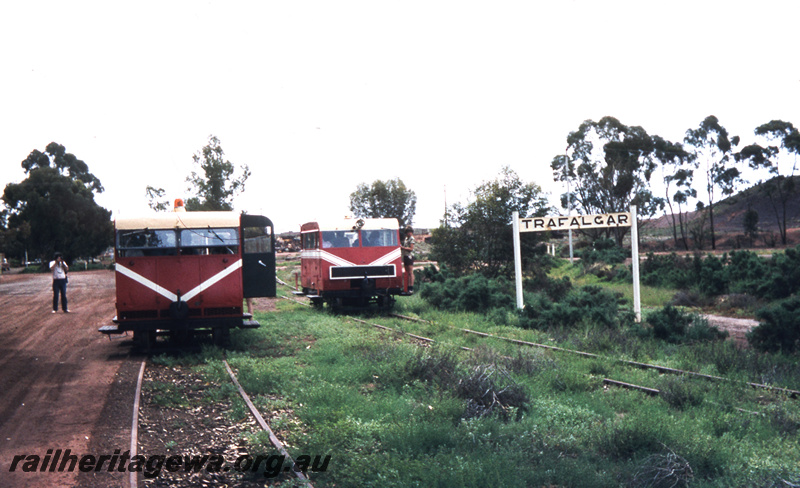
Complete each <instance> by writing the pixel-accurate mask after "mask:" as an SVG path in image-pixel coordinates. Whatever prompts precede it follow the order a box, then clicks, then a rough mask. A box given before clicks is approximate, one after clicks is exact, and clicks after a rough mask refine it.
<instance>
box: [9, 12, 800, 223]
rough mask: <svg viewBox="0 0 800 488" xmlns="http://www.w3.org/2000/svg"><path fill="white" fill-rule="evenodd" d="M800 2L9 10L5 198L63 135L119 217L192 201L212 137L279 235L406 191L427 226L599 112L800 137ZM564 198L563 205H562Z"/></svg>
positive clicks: (560, 146)
mask: <svg viewBox="0 0 800 488" xmlns="http://www.w3.org/2000/svg"><path fill="white" fill-rule="evenodd" d="M798 19H800V2H797V1H769V0H765V1H759V2H755V1H746V2H745V1H737V0H733V1H703V0H693V1H685V2H684V1H674V0H670V1H641V0H636V1H599V0H588V1H580V0H578V1H552V0H551V1H546V2H536V1H520V2H506V1H492V2H489V1H484V2H472V1H452V2H449V1H448V2H444V1H436V0H426V1H392V2H388V1H379V0H370V1H363V2H351V1H331V0H327V1H291V2H272V1H247V2H237V1H230V0H225V1H164V0H159V1H137V2H110V1H98V2H83V1H68V2H64V1H58V2H37V1H24V2H23V1H20V2H6V4H5V5H4V6H3V12H2V15H1V16H0V46H2V47H0V88H2V90H1V91H0V184H2V185H3V187H4V186H5V185H6V184H7V183H9V182H19V181H21V180H22V179H24V177H25V175H24V173H23V171H22V169H21V166H20V162H21V161H22V160H23V159H25V157H27V155H28V154H29V153H30V152H31V151H32V150H34V149H38V150H40V151H44V149H45V146H46V145H47V144H48V143H50V142H57V143H59V144H62V145H64V146H65V147H66V149H67V151H68V152H71V153H73V154H75V155H76V156H77V157H78V158H80V159H82V160H84V161H85V162H86V163H87V164H88V165H89V169H90V171H91V172H92V173H94V174H95V175H96V176H97V177H98V178H99V179H100V181H101V182H102V184H103V185H104V187H105V189H106V191H105V192H104V193H103V194H101V195H99V196H98V197H97V201H98V203H99V204H100V205H102V206H104V207H105V208H107V209H109V210H111V211H112V212H113V214H114V215H115V216H118V215H131V214H135V213H138V212H144V211H147V210H148V208H147V199H146V197H145V187H146V186H147V185H152V186H155V187H163V188H165V189H166V190H167V192H168V196H169V198H170V200H172V199H174V198H177V197H185V196H186V191H185V190H186V183H185V181H184V180H185V178H186V176H187V175H188V174H189V173H190V172H191V171H192V169H193V168H192V155H193V154H195V153H197V152H199V151H200V150H201V149H202V147H203V146H204V145H205V144H206V143H207V142H208V136H209V135H212V134H213V135H215V136H217V137H218V138H219V139H220V141H221V146H222V148H223V150H224V151H225V157H226V159H228V160H230V161H231V162H232V163H234V164H235V165H241V164H247V165H248V166H249V167H250V169H251V171H252V176H251V177H250V179H249V180H248V181H247V187H246V191H245V193H244V194H242V195H241V196H239V197H238V198H237V199H236V201H235V206H236V208H237V209H239V210H247V211H249V212H250V213H263V214H265V215H267V216H269V217H270V218H272V220H273V221H274V222H275V224H276V227H277V230H278V231H289V230H299V226H300V224H301V223H303V222H306V221H310V220H316V219H325V218H337V217H342V216H344V215H346V214H347V213H348V206H349V195H350V193H351V192H353V191H354V190H355V188H356V186H357V185H358V184H359V183H362V182H363V183H371V182H373V181H375V180H376V179H382V180H388V179H392V178H396V177H399V178H401V179H402V180H403V181H404V182H405V183H406V185H407V186H408V187H409V188H410V189H412V190H414V191H415V192H416V194H417V215H416V218H415V224H416V225H417V226H418V227H434V226H436V225H438V222H439V219H440V218H441V217H442V215H443V213H444V206H445V187H446V195H447V203H448V204H452V203H454V202H456V201H460V202H462V203H466V202H467V200H468V198H469V191H470V190H472V189H474V188H475V187H476V186H477V185H479V184H480V183H481V182H482V181H485V180H489V179H492V178H494V177H495V176H497V175H498V174H499V172H500V169H501V168H502V167H503V166H505V165H508V166H510V167H511V168H512V169H513V170H514V171H516V172H517V173H518V174H519V175H520V177H521V178H522V179H523V180H525V181H532V182H535V183H537V184H539V185H541V186H542V187H543V189H544V190H545V191H548V192H551V193H552V194H553V196H554V197H555V196H556V195H557V194H558V193H560V192H561V188H559V187H557V186H556V185H555V184H554V183H553V179H552V174H551V172H550V168H549V163H550V161H551V160H552V158H553V157H554V156H556V155H558V154H563V152H564V149H565V146H566V137H567V135H568V134H569V132H570V131H574V130H576V129H577V128H578V126H579V125H580V124H581V122H583V121H584V120H586V119H593V120H598V119H600V118H601V117H603V116H606V115H611V116H614V117H616V118H618V119H620V121H621V122H622V123H624V124H626V125H640V126H642V127H643V128H644V129H645V130H647V131H648V132H649V133H650V134H658V135H661V136H662V137H665V138H667V139H670V140H674V141H681V140H682V139H683V136H684V134H685V131H686V129H688V128H694V127H697V126H698V125H699V123H700V122H701V121H702V120H703V119H704V118H705V117H706V116H708V115H712V114H713V115H716V116H717V117H718V118H719V119H720V122H721V123H722V125H723V126H725V127H726V128H727V129H728V130H729V132H731V134H732V135H735V134H738V135H740V136H741V137H742V138H743V140H745V141H747V140H750V139H752V133H753V129H754V128H755V127H756V126H758V125H760V124H762V123H765V122H768V121H770V120H773V119H782V120H786V121H789V122H792V123H794V124H795V125H796V126H797V125H800V99H799V95H800V63H798V60H797V55H798V46H800V37H799V35H798V30H797V21H798ZM553 202H554V203H555V202H556V198H553Z"/></svg>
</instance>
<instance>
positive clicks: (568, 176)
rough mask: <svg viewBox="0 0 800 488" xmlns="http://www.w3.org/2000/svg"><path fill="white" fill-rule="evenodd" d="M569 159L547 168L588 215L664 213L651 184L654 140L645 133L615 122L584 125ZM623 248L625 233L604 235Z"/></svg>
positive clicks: (605, 120)
mask: <svg viewBox="0 0 800 488" xmlns="http://www.w3.org/2000/svg"><path fill="white" fill-rule="evenodd" d="M567 143H568V148H567V151H568V152H571V153H572V154H571V157H566V156H565V157H555V158H553V160H552V162H551V164H550V166H551V168H552V170H553V177H554V178H555V180H556V181H561V182H568V183H569V185H570V191H569V195H565V196H564V197H562V205H563V204H564V203H565V202H567V201H572V202H574V204H575V207H576V208H577V210H579V211H582V212H584V213H586V214H598V213H612V212H627V211H628V210H629V209H630V206H631V205H636V206H637V208H638V213H639V215H641V216H644V217H652V216H653V215H655V213H656V212H657V211H658V210H659V209H660V208H663V205H664V202H663V199H661V198H658V197H656V196H654V195H653V193H652V191H651V190H650V178H651V177H652V175H653V172H654V171H655V169H656V166H657V164H656V160H655V157H654V150H655V145H654V141H653V138H652V137H651V136H650V135H649V134H647V131H645V130H644V129H643V128H641V127H638V126H632V127H629V126H627V125H624V124H622V123H621V122H620V121H619V120H617V119H615V118H614V117H603V118H602V119H600V120H599V121H597V122H595V121H592V120H586V121H584V122H583V123H582V124H581V125H580V127H579V128H578V130H576V131H574V132H571V133H570V134H569V136H568V137H567ZM600 232H602V233H605V235H606V236H611V235H614V236H615V237H616V240H617V244H621V243H622V238H623V236H624V233H625V230H624V229H604V230H600Z"/></svg>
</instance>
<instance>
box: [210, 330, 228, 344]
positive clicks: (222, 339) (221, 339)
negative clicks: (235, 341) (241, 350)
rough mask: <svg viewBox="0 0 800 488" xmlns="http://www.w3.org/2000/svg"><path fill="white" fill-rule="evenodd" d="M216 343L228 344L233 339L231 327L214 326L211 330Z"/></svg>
mask: <svg viewBox="0 0 800 488" xmlns="http://www.w3.org/2000/svg"><path fill="white" fill-rule="evenodd" d="M211 335H212V338H213V340H214V344H215V345H217V346H220V347H223V346H227V345H228V343H229V342H230V340H231V329H230V328H229V327H214V328H213V329H212V330H211Z"/></svg>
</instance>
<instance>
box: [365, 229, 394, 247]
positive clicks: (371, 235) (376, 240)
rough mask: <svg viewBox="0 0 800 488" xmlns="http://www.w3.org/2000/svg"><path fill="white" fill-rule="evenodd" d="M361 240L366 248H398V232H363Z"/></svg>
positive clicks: (387, 230) (384, 230)
mask: <svg viewBox="0 0 800 488" xmlns="http://www.w3.org/2000/svg"><path fill="white" fill-rule="evenodd" d="M361 239H362V246H364V247H388V246H392V247H397V231H396V230H391V229H380V230H362V231H361Z"/></svg>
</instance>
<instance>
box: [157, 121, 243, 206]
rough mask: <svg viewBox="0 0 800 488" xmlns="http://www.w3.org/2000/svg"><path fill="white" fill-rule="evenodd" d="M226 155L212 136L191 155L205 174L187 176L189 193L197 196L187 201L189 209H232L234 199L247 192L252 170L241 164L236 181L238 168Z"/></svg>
mask: <svg viewBox="0 0 800 488" xmlns="http://www.w3.org/2000/svg"><path fill="white" fill-rule="evenodd" d="M224 156H225V152H224V151H223V150H222V146H221V145H220V141H219V139H218V138H217V137H216V136H213V135H212V136H209V137H208V144H206V145H205V146H203V148H202V149H201V150H200V152H199V153H197V154H195V155H194V156H192V160H193V161H194V164H195V165H196V166H199V168H200V170H201V171H202V174H201V173H198V172H196V171H192V172H191V174H190V175H189V176H187V177H186V182H187V183H189V185H190V187H189V188H188V191H189V192H190V193H194V196H192V197H190V198H188V199H187V200H186V210H193V211H197V210H233V198H234V197H235V196H236V195H237V194H239V193H241V192H243V191H244V184H245V182H246V181H247V178H249V177H250V169H249V168H248V167H247V165H242V166H241V167H240V168H239V169H240V170H241V174H240V175H239V176H238V177H236V178H234V177H233V174H234V172H235V171H236V168H235V167H234V166H233V163H231V162H230V161H228V160H226V159H225V157H224ZM151 206H152V205H151Z"/></svg>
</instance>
